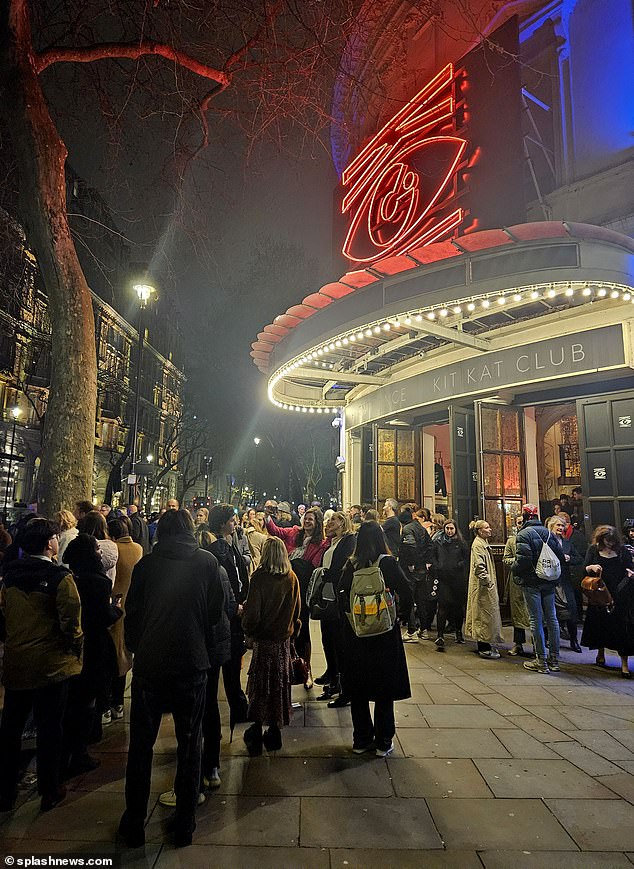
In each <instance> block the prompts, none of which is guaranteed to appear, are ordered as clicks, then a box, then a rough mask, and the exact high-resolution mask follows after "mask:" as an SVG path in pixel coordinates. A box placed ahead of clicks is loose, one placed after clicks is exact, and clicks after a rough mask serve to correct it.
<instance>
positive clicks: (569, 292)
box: [566, 287, 575, 298]
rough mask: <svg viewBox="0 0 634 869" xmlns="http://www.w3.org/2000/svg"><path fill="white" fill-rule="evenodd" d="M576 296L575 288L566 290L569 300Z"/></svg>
mask: <svg viewBox="0 0 634 869" xmlns="http://www.w3.org/2000/svg"><path fill="white" fill-rule="evenodd" d="M574 294H575V291H574V290H573V288H572V287H568V289H567V290H566V295H567V296H568V298H571V296H574Z"/></svg>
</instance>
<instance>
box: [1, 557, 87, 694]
mask: <svg viewBox="0 0 634 869" xmlns="http://www.w3.org/2000/svg"><path fill="white" fill-rule="evenodd" d="M0 609H1V610H2V613H3V615H4V619H5V623H6V639H5V645H4V674H3V678H2V682H3V684H4V686H5V687H6V688H10V689H12V690H14V691H25V690H32V689H35V688H42V687H44V686H45V685H50V684H51V683H54V682H61V681H63V680H64V679H68V678H70V677H71V676H77V675H78V674H79V673H80V672H81V652H82V644H83V634H82V630H81V603H80V600H79V593H78V591H77V586H76V585H75V580H74V579H73V577H72V574H71V573H70V571H69V570H68V568H66V567H62V566H59V565H57V564H53V562H52V561H49V560H45V559H42V558H35V557H33V556H30V555H25V556H24V557H23V558H20V559H19V560H18V561H13V562H12V563H10V564H7V565H6V566H5V569H4V581H3V583H2V587H1V588H0Z"/></svg>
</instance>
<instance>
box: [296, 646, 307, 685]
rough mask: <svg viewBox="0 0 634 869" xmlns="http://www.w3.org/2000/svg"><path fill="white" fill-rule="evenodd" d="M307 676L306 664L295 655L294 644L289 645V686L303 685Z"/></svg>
mask: <svg viewBox="0 0 634 869" xmlns="http://www.w3.org/2000/svg"><path fill="white" fill-rule="evenodd" d="M309 674H310V668H309V666H308V664H307V663H306V661H305V660H304V659H303V658H300V656H299V655H298V654H297V651H296V649H295V643H291V685H305V684H306V682H307V681H308V676H309Z"/></svg>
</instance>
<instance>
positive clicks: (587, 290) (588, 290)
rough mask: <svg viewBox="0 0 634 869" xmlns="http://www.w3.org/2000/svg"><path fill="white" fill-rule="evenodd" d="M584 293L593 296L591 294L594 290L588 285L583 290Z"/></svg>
mask: <svg viewBox="0 0 634 869" xmlns="http://www.w3.org/2000/svg"><path fill="white" fill-rule="evenodd" d="M583 295H584V296H591V295H592V290H591V289H590V287H586V288H585V289H584V291H583Z"/></svg>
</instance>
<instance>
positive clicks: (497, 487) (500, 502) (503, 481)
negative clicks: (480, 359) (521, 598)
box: [480, 405, 525, 543]
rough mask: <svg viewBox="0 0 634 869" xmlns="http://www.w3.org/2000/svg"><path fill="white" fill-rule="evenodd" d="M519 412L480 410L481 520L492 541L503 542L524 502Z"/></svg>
mask: <svg viewBox="0 0 634 869" xmlns="http://www.w3.org/2000/svg"><path fill="white" fill-rule="evenodd" d="M523 438H524V433H523V430H522V420H521V412H518V410H516V409H515V408H512V407H500V408H498V407H491V406H490V405H489V406H487V405H481V407H480V461H481V470H480V472H481V478H482V496H483V499H484V518H485V519H486V521H487V522H488V523H489V525H490V526H491V528H492V529H493V535H492V540H494V541H495V542H497V543H501V542H504V541H505V540H506V538H507V537H508V532H509V529H510V528H511V526H512V524H513V522H514V520H515V517H516V516H517V515H518V514H519V513H520V512H521V510H522V501H523V500H524V498H525V485H524V464H523V461H522V444H523Z"/></svg>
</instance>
